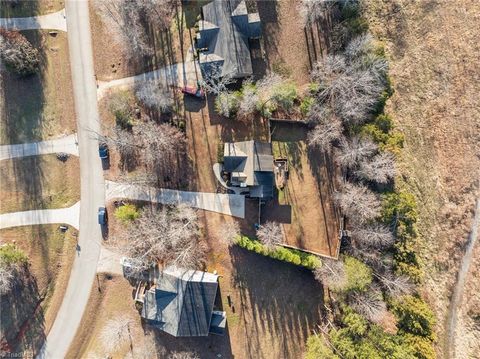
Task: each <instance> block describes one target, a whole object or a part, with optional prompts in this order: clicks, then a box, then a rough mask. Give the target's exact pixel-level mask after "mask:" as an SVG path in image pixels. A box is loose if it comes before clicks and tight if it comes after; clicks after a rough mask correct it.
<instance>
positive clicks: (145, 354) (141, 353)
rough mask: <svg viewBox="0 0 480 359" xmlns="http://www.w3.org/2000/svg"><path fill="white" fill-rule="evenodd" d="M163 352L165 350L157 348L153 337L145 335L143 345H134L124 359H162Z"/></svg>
mask: <svg viewBox="0 0 480 359" xmlns="http://www.w3.org/2000/svg"><path fill="white" fill-rule="evenodd" d="M165 352H166V350H165V348H158V346H157V344H156V342H155V338H154V337H153V335H152V334H147V335H146V336H145V337H144V340H143V343H135V345H134V346H133V350H132V351H130V352H128V353H127V355H126V356H125V357H124V359H153V358H164V357H165Z"/></svg>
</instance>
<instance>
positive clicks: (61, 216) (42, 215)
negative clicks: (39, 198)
mask: <svg viewBox="0 0 480 359" xmlns="http://www.w3.org/2000/svg"><path fill="white" fill-rule="evenodd" d="M79 217H80V202H77V203H75V204H74V205H73V206H72V207H68V208H59V209H37V210H33V211H24V212H12V213H5V214H0V229H3V228H11V227H20V226H33V225H37V224H56V223H58V224H68V225H70V226H72V227H75V228H76V229H78V227H79V225H78V223H79Z"/></svg>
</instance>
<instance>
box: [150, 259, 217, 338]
mask: <svg viewBox="0 0 480 359" xmlns="http://www.w3.org/2000/svg"><path fill="white" fill-rule="evenodd" d="M217 290H218V276H217V275H216V274H212V273H207V272H202V271H195V270H187V269H181V268H177V267H167V268H165V269H164V270H163V271H162V272H160V273H159V274H158V278H157V280H156V284H155V285H154V286H152V287H151V288H150V289H148V290H147V291H146V292H145V296H144V298H143V307H142V312H141V316H142V318H144V320H145V321H146V322H147V323H148V324H149V325H151V326H153V327H155V328H158V329H160V330H162V331H164V332H166V333H168V334H170V335H173V336H175V337H192V336H207V335H208V334H209V333H214V334H223V332H224V330H225V324H226V316H225V312H221V311H214V310H213V308H214V303H215V297H216V295H217Z"/></svg>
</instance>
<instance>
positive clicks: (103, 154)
mask: <svg viewBox="0 0 480 359" xmlns="http://www.w3.org/2000/svg"><path fill="white" fill-rule="evenodd" d="M98 155H99V156H100V158H101V159H102V160H103V159H105V158H108V146H107V144H106V143H100V145H99V146H98Z"/></svg>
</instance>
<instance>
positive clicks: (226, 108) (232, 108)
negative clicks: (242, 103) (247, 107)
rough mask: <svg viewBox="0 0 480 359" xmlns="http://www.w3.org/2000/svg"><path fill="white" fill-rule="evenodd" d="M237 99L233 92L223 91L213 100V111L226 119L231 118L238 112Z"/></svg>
mask: <svg viewBox="0 0 480 359" xmlns="http://www.w3.org/2000/svg"><path fill="white" fill-rule="evenodd" d="M238 105H239V98H238V95H237V94H236V93H235V92H231V91H223V92H220V93H219V94H218V95H217V97H216V98H215V111H216V112H217V113H218V114H220V115H222V116H225V117H227V118H230V117H233V115H235V114H236V113H237V111H238Z"/></svg>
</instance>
